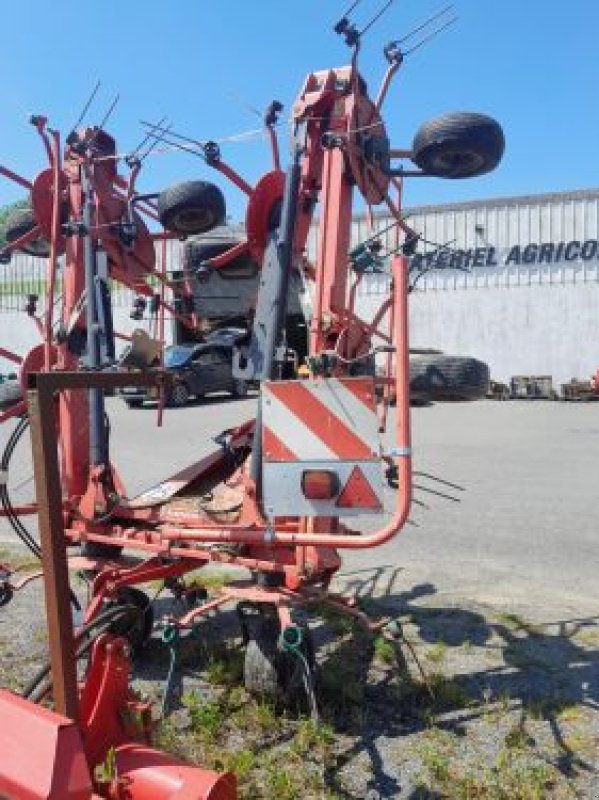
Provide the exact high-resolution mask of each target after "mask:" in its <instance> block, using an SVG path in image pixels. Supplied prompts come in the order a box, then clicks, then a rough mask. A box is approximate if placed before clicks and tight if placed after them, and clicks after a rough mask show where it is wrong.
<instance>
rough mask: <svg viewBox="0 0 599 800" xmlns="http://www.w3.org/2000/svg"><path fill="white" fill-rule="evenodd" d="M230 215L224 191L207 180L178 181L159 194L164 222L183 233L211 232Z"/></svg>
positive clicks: (169, 228) (164, 224)
mask: <svg viewBox="0 0 599 800" xmlns="http://www.w3.org/2000/svg"><path fill="white" fill-rule="evenodd" d="M226 215H227V209H226V206H225V198H224V196H223V193H222V192H221V190H220V189H219V188H218V186H215V185H214V184H213V183H207V182H206V181H184V182H183V183H176V184H175V185H174V186H171V187H169V188H168V189H165V190H164V191H163V192H161V193H160V195H159V197H158V216H159V218H160V222H161V223H162V225H163V226H164V227H165V228H166V229H167V230H168V231H172V232H173V233H177V234H179V235H181V236H191V235H193V234H199V233H207V232H208V231H210V230H212V229H213V228H216V227H217V225H222V224H223V223H224V221H225V217H226Z"/></svg>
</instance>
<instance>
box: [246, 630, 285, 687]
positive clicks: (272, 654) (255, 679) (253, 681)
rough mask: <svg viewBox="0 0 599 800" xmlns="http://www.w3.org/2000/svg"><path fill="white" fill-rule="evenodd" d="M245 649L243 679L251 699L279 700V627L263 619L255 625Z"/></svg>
mask: <svg viewBox="0 0 599 800" xmlns="http://www.w3.org/2000/svg"><path fill="white" fill-rule="evenodd" d="M253 634H254V635H253V636H252V638H251V639H250V640H249V642H248V644H247V647H246V649H245V659H244V663H243V679H244V683H245V688H246V691H247V692H248V693H249V694H251V695H252V696H253V697H257V698H259V699H261V700H267V701H270V702H275V701H276V700H278V699H280V695H281V685H280V681H279V669H278V666H279V665H278V661H279V653H278V649H277V642H278V640H279V626H278V624H277V623H276V621H275V620H271V619H267V618H264V619H262V620H260V622H259V623H258V624H257V625H256V628H255V630H254V631H253Z"/></svg>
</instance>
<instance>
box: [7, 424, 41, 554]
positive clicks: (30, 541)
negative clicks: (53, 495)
mask: <svg viewBox="0 0 599 800" xmlns="http://www.w3.org/2000/svg"><path fill="white" fill-rule="evenodd" d="M28 427H29V419H28V418H27V417H21V419H20V420H19V423H18V424H17V426H16V428H15V429H14V430H13V432H12V433H11V435H10V437H9V439H8V442H7V443H6V447H5V448H4V452H3V454H2V459H1V461H0V469H1V470H2V471H3V472H4V473H5V474H8V469H9V466H10V461H11V459H12V456H13V453H14V451H15V448H16V446H17V444H18V443H19V441H20V439H21V437H22V436H23V434H24V433H25V431H26V430H27V428H28ZM0 503H1V504H2V508H3V509H4V512H5V514H6V518H7V519H8V522H9V523H10V526H11V527H12V529H13V530H14V532H15V533H16V535H17V536H18V537H19V539H20V540H21V542H22V543H23V544H24V545H25V547H27V549H28V550H30V551H31V553H33V555H34V556H36V557H37V558H40V559H41V557H42V551H41V548H40V546H39V544H38V543H37V542H36V541H35V539H34V538H33V535H32V534H31V533H30V531H28V530H27V528H26V527H25V526H24V525H23V523H22V522H21V520H20V519H19V518H18V516H17V514H16V513H15V510H14V506H13V504H12V501H11V499H10V495H9V492H8V482H5V483H3V484H2V485H0Z"/></svg>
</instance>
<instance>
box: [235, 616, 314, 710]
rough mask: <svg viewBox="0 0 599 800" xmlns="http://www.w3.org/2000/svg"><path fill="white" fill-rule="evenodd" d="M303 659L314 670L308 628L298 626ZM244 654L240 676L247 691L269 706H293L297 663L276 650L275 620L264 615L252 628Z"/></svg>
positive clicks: (276, 624)
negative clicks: (301, 633)
mask: <svg viewBox="0 0 599 800" xmlns="http://www.w3.org/2000/svg"><path fill="white" fill-rule="evenodd" d="M301 628H302V632H303V642H302V645H301V648H302V652H303V655H304V658H306V660H307V662H308V664H309V666H310V669H313V668H314V663H315V657H314V646H313V643H312V637H311V633H310V629H309V628H308V626H307V625H306V624H305V623H304V624H301ZM252 634H253V635H252V637H251V638H250V640H249V642H248V644H247V647H246V651H245V660H244V666H243V677H244V683H245V688H246V691H247V692H248V693H249V694H251V695H252V696H254V697H257V698H259V699H261V700H264V701H267V702H272V703H286V704H288V705H289V704H293V703H296V702H297V700H298V699H299V697H298V696H299V695H300V694H301V692H300V691H298V690H300V689H301V687H300V686H298V685H292V680H293V677H294V673H295V669H296V664H297V661H296V659H295V657H294V656H292V655H290V654H289V653H286V652H284V651H281V650H280V649H279V647H278V642H279V635H280V626H279V622H278V619H276V618H274V617H268V616H263V617H262V618H261V619H260V620H259V621H258V622H257V623H256V625H255V626H254V630H253V632H252Z"/></svg>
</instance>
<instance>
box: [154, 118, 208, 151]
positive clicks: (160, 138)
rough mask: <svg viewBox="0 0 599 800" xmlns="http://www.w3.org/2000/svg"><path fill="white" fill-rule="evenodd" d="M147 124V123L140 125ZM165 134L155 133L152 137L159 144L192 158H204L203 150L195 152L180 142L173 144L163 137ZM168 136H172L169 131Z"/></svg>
mask: <svg viewBox="0 0 599 800" xmlns="http://www.w3.org/2000/svg"><path fill="white" fill-rule="evenodd" d="M142 124H147V123H142ZM164 133H165V132H163V131H161V132H160V133H158V132H155V133H154V136H155V137H156V139H158V141H159V142H162V143H163V144H166V145H169V146H170V147H175V148H177V150H182V151H183V152H184V153H191V155H193V156H199V157H200V158H205V156H204V153H203V149H202V150H195V149H194V148H193V147H188V146H187V145H184V144H182V143H181V142H174V141H173V140H172V139H168V138H167V137H166V136H165V135H164ZM168 133H169V136H174V135H175V134H173V133H172V132H171V131H169V132H168Z"/></svg>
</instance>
